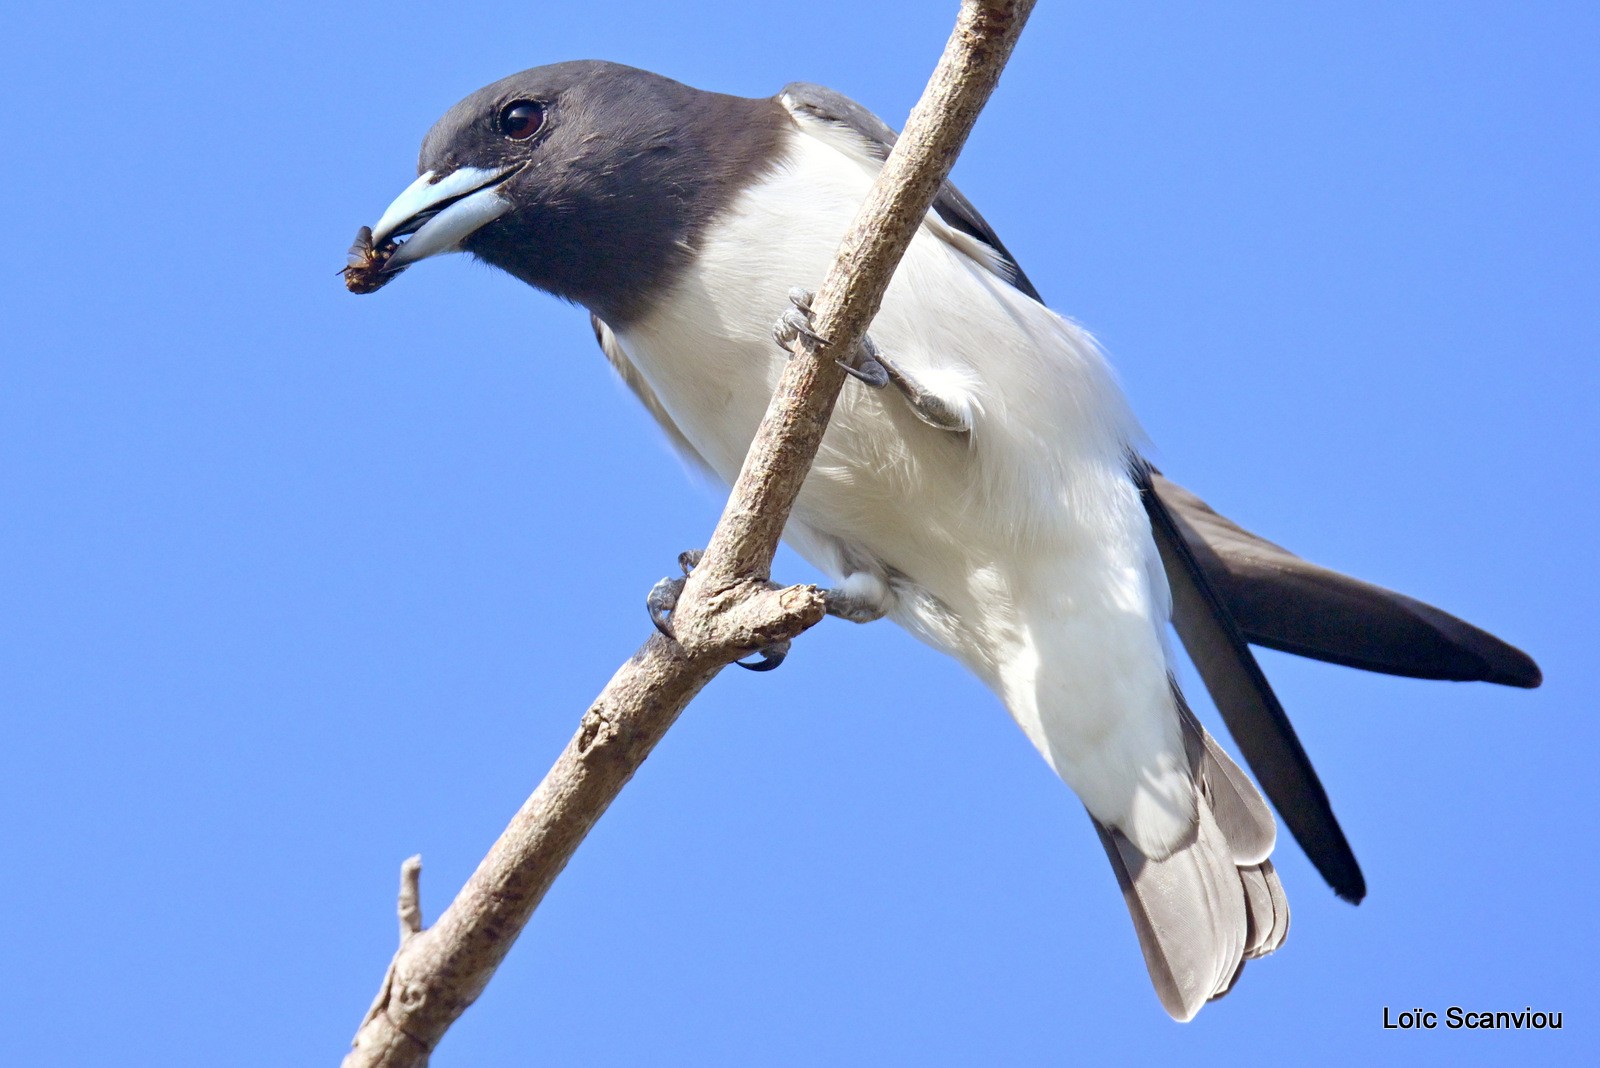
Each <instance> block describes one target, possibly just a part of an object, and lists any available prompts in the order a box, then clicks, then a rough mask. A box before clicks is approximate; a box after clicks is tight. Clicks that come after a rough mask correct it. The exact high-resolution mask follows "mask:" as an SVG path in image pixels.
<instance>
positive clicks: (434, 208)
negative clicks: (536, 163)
mask: <svg viewBox="0 0 1600 1068" xmlns="http://www.w3.org/2000/svg"><path fill="white" fill-rule="evenodd" d="M522 167H523V165H522V164H520V163H519V164H513V165H512V166H510V167H501V168H499V169H497V170H487V169H484V168H481V167H461V168H458V169H456V170H454V171H451V172H450V173H449V174H447V175H445V176H444V177H443V178H440V177H439V176H438V175H436V174H434V172H432V171H428V172H427V173H425V174H423V175H422V176H421V177H420V178H418V179H417V180H416V181H414V182H412V183H411V184H410V185H409V186H407V187H406V191H405V192H404V193H401V194H400V195H399V196H398V197H395V199H394V203H393V204H390V205H389V208H388V210H387V211H385V212H384V213H383V217H382V218H381V219H379V220H378V224H377V225H376V226H374V227H373V228H372V245H373V246H375V247H377V246H382V245H383V243H384V242H385V241H388V240H391V239H400V247H399V248H397V249H395V251H394V254H393V255H392V256H390V257H389V259H388V261H387V262H386V263H385V264H384V265H383V271H384V272H385V273H388V272H390V271H398V270H399V269H400V268H402V267H406V266H409V265H410V264H413V263H416V262H417V261H418V260H425V259H427V258H428V257H429V256H437V255H439V254H440V253H443V252H459V251H461V242H462V241H464V240H466V239H467V238H468V237H469V236H471V235H472V234H473V232H475V231H476V230H478V229H479V228H480V227H483V226H485V225H487V224H488V223H491V222H493V221H494V220H495V219H498V218H499V217H500V216H502V215H504V214H505V213H506V212H507V211H510V210H511V202H510V201H509V200H507V199H506V198H505V197H504V196H502V195H501V193H500V186H501V185H502V184H503V183H504V182H505V181H506V180H507V179H508V178H510V177H511V176H512V175H514V174H516V173H517V172H518V171H520V170H521V169H522Z"/></svg>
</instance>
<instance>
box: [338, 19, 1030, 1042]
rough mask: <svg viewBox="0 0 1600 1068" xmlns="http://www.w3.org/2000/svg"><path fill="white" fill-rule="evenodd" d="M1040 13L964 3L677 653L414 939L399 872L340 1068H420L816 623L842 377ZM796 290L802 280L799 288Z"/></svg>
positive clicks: (657, 667)
mask: <svg viewBox="0 0 1600 1068" xmlns="http://www.w3.org/2000/svg"><path fill="white" fill-rule="evenodd" d="M1033 4H1034V0H963V3H962V6H961V12H960V16H959V18H958V19H957V22H956V27H955V30H954V32H953V33H952V34H951V36H950V41H949V43H948V44H947V45H946V46H945V51H944V55H943V57H942V58H941V59H940V61H939V65H938V67H937V69H935V71H934V73H933V77H932V78H931V79H930V80H929V82H928V87H927V89H926V90H925V91H924V93H923V95H922V99H921V100H920V101H918V103H917V106H916V107H915V108H914V109H913V110H912V112H911V116H910V118H909V119H908V121H907V123H906V129H905V132H904V133H903V134H902V135H901V136H900V139H899V140H898V141H897V142H896V144H895V146H894V150H893V151H892V152H891V153H890V154H889V158H888V160H887V162H885V163H884V166H883V170H882V173H881V174H880V175H879V176H878V179H877V181H876V182H874V184H873V186H872V189H871V191H870V192H869V194H868V196H867V199H866V201H865V202H864V203H863V204H862V206H861V210H860V212H859V213H858V214H857V216H856V218H855V221H854V222H853V223H852V225H851V227H850V230H849V232H848V233H847V234H846V235H845V238H844V241H843V242H842V243H841V245H840V248H839V253H838V256H837V257H836V259H835V261H834V264H833V266H832V268H831V269H830V270H829V272H828V276H827V278H826V279H825V280H824V282H823V284H822V288H821V290H820V291H819V292H818V294H817V300H816V302H815V303H814V304H813V314H814V327H815V331H816V333H817V334H818V335H819V336H820V337H823V338H827V339H828V341H827V342H826V343H825V344H820V343H816V342H813V341H811V340H808V339H802V341H801V343H800V345H799V346H798V347H797V349H796V352H795V356H794V358H793V359H792V360H790V361H789V364H788V366H787V367H786V368H785V370H784V374H783V376H782V379H781V380H780V381H779V383H778V388H777V390H776V392H775V393H774V394H773V397H772V402H771V404H770V405H769V406H768V408H767V414H766V418H765V419H764V420H763V421H762V423H761V426H760V429H759V430H758V431H757V433H756V438H755V441H754V442H753V443H752V445H751V446H750V451H749V453H748V454H747V455H746V457H745V462H744V467H743V469H742V470H741V471H740V473H739V478H738V480H737V481H736V482H735V484H734V487H733V492H732V494H731V495H730V497H729V499H728V504H727V507H726V508H725V509H724V511H723V513H722V518H721V520H720V521H719V522H718V524H717V528H716V531H715V532H714V533H713V534H712V536H711V541H710V544H709V545H708V546H707V549H706V553H705V555H704V557H703V558H702V559H701V561H700V563H699V564H698V565H697V566H696V567H695V569H694V571H693V573H692V574H691V575H690V576H689V580H688V582H687V584H686V585H685V588H684V591H683V595H682V597H681V598H680V599H679V601H678V605H677V607H676V608H675V609H674V610H673V629H674V632H675V633H676V635H677V637H678V643H677V644H674V643H673V642H670V641H668V640H667V639H665V638H663V637H661V636H660V635H652V636H651V638H650V639H649V640H648V641H646V642H645V644H644V645H643V646H642V647H641V648H640V649H639V651H638V652H636V653H634V654H633V656H632V657H631V658H630V659H629V660H628V662H627V663H625V664H623V665H622V667H620V668H619V669H618V670H617V672H616V674H615V675H613V676H612V678H611V681H610V682H609V683H607V684H606V687H605V689H604V690H602V691H601V693H600V696H599V697H598V698H596V699H595V702H594V704H592V705H591V706H590V707H589V710H588V711H587V712H585V713H584V716H583V721H582V723H581V724H580V725H579V728H578V733H577V734H576V735H575V736H574V737H573V738H572V740H571V741H570V742H568V743H567V747H566V749H565V750H564V751H563V752H562V754H561V756H560V758H559V759H557V761H556V763H555V766H554V767H552V768H551V769H550V771H549V773H548V774H547V775H546V776H545V778H544V781H543V782H541V783H540V784H539V787H538V789H536V790H535V791H534V793H533V796H532V797H530V798H528V800H527V801H526V802H525V803H524V804H523V806H522V808H521V809H520V810H519V811H518V812H517V814H516V816H515V817H513V818H512V820H511V823H510V825H509V826H508V827H507V828H506V830H505V832H504V833H503V834H502V835H501V836H500V839H499V841H497V842H496V843H495V844H494V847H493V848H492V849H491V850H490V851H489V855H488V856H487V857H485V858H484V860H483V862H482V863H481V864H479V865H478V870H477V871H475V872H474V873H473V874H472V877H471V878H470V879H469V880H468V881H467V884H466V886H464V887H463V888H462V890H461V893H460V894H459V895H458V896H457V897H456V899H455V901H454V902H452V903H451V905H450V907H449V908H448V909H446V910H445V912H444V914H443V915H442V916H440V917H439V920H438V922H437V923H435V924H434V925H433V926H432V927H431V928H428V929H427V930H422V929H421V907H420V903H419V900H418V890H417V884H418V878H419V875H420V871H421V861H420V859H419V858H415V857H413V858H411V859H410V860H408V861H407V862H406V864H405V866H404V868H403V869H402V875H401V892H400V917H401V942H400V948H399V950H398V951H396V953H395V955H394V959H393V960H392V961H391V962H390V965H389V969H388V972H387V973H386V974H385V976H384V980H383V983H382V985H381V987H380V989H379V991H378V996H377V998H376V999H375V1000H374V1001H373V1004H372V1007H371V1009H369V1010H368V1012H367V1016H366V1018H365V1019H364V1020H363V1021H362V1023H361V1027H360V1029H359V1030H358V1031H357V1033H356V1037H355V1039H354V1041H353V1042H352V1043H351V1045H352V1049H351V1051H350V1053H349V1055H348V1056H346V1057H345V1060H344V1068H378V1066H384V1068H420V1066H423V1065H426V1064H427V1062H428V1057H429V1054H430V1053H431V1052H432V1050H433V1048H434V1047H435V1046H436V1045H437V1044H438V1043H439V1040H440V1039H441V1038H443V1036H444V1033H445V1031H446V1030H447V1029H448V1028H449V1027H450V1025H451V1024H452V1023H454V1022H455V1021H456V1019H457V1018H459V1017H460V1015H461V1014H462V1013H463V1012H464V1011H466V1008H467V1006H469V1005H471V1004H472V1002H473V1001H474V1000H475V999H476V998H477V997H478V995H479V994H481V993H482V992H483V989H484V987H485V986H487V985H488V982H489V979H490V977H491V976H493V974H494V971H495V969H496V968H497V967H498V966H499V964H500V962H501V960H503V959H504V958H505V955H506V953H507V952H508V951H509V950H510V948H511V944H512V942H514V941H515V940H516V937H517V935H518V934H520V933H521V931H522V928H523V927H524V926H525V925H526V924H527V922H528V919H529V917H530V916H532V914H533V911H534V909H535V908H537V907H538V904H539V902H540V900H541V899H542V898H543V897H544V895H545V892H546V891H547V890H548V889H549V888H550V885H551V883H552V882H554V881H555V878H556V876H557V875H559V874H560V872H561V870H562V868H564V867H565V866H566V863H567V861H568V860H569V859H571V857H572V854H573V852H574V851H575V850H576V849H577V847H578V844H579V843H580V842H582V841H583V839H584V837H585V836H586V835H587V834H588V833H589V829H590V828H591V827H593V826H594V823H595V821H596V820H598V819H599V818H600V816H601V815H602V814H603V813H604V812H605V810H606V808H607V807H608V806H609V805H610V804H611V802H612V800H613V799H614V798H615V797H616V796H617V794H618V793H620V792H621V790H622V787H623V786H624V785H625V784H626V783H627V781H628V780H629V779H630V778H631V777H632V776H633V773H634V772H635V771H636V770H638V768H639V765H640V764H642V763H643V762H644V760H645V758H646V757H647V756H649V755H650V752H651V750H652V749H654V748H655V745H656V743H657V742H659V741H660V740H661V738H662V736H663V735H665V734H666V732H667V729H668V728H669V727H671V726H672V724H673V723H674V722H675V721H676V720H677V718H678V716H679V714H680V713H681V712H682V711H683V709H684V708H685V707H686V706H687V705H688V703H689V701H690V700H692V699H693V698H694V696H695V695H696V694H697V693H699V692H700V690H701V688H702V687H704V686H705V685H706V683H708V682H709V681H711V679H712V677H713V676H714V675H716V673H717V672H718V671H720V670H721V669H722V668H723V667H725V666H727V665H728V664H729V663H731V662H732V661H733V660H736V659H738V658H739V657H741V656H743V655H745V654H747V653H748V652H749V651H750V650H751V649H752V648H753V647H754V646H758V645H764V644H770V643H772V642H775V641H778V640H782V639H788V638H792V637H794V636H796V635H798V634H799V633H800V632H802V631H804V630H805V629H806V628H807V627H810V626H812V625H814V624H815V623H817V622H818V621H819V620H821V618H822V616H823V603H822V594H821V591H819V590H818V589H817V588H816V587H814V586H790V587H778V586H775V585H774V584H772V583H771V582H769V581H768V576H769V575H770V573H771V568H772V557H773V553H774V552H775V551H776V550H777V547H778V539H779V537H780V536H781V535H782V533H783V527H784V523H785V522H786V521H787V520H788V517H789V512H790V509H791V508H792V507H793V505H794V501H795V498H796V496H798V495H799V492H800V487H801V485H802V483H803V482H804V480H805V477H806V473H807V472H808V471H809V470H810V468H811V462H812V460H813V458H814V457H815V456H816V452H817V447H818V445H819V444H820V443H821V441H822V435H823V431H824V430H826V429H827V425H828V419H829V417H830V415H831V414H832V412H833V406H834V402H835V401H836V400H837V398H838V394H839V389H840V387H841V386H842V385H843V383H844V379H845V374H844V371H843V370H842V369H841V368H840V367H839V366H838V364H837V362H836V360H835V359H834V358H833V355H832V354H833V353H847V352H851V351H853V350H854V348H855V346H856V345H857V344H859V343H860V341H861V338H862V337H863V336H864V335H865V334H866V331H867V326H868V324H870V323H871V322H872V319H873V317H874V316H875V315H876V314H877V312H878V308H879V306H880V305H881V304H882V301H883V295H884V292H885V291H886V290H887V289H888V286H889V280H890V278H891V277H892V276H893V273H894V269H895V266H896V265H897V264H898V263H899V262H900V258H901V257H902V256H903V255H904V254H905V251H906V249H907V247H909V245H910V244H911V239H912V237H913V236H914V235H915V234H916V231H917V228H918V227H919V226H920V225H921V222H922V219H923V217H924V216H925V215H926V214H927V212H928V208H929V205H930V204H931V203H932V202H933V198H934V196H935V194H936V193H937V192H938V190H939V187H940V185H941V184H942V183H943V182H944V180H945V178H946V177H947V176H948V175H949V173H950V168H951V166H952V165H953V164H954V162H955V159H956V156H957V154H958V153H959V152H960V150H961V146H962V144H964V143H965V141H966V138H967V134H968V133H969V132H970V131H971V130H972V126H973V124H974V122H976V120H977V116H978V112H979V111H980V110H981V109H982V108H983V105H984V103H985V102H986V101H987V100H988V99H989V95H990V93H992V92H993V90H994V87H995V84H996V83H997V82H998V81H999V78H1000V72H1001V70H1002V69H1003V68H1004V66H1005V62H1006V60H1007V58H1008V57H1009V56H1010V54H1011V50H1012V48H1013V46H1014V45H1015V44H1016V41H1017V37H1018V35H1019V34H1020V33H1021V32H1022V26H1023V24H1024V22H1026V20H1027V17H1028V14H1029V13H1030V12H1031V11H1032V9H1033ZM805 281H806V280H805V279H796V280H795V282H796V283H797V284H798V283H804V282H805Z"/></svg>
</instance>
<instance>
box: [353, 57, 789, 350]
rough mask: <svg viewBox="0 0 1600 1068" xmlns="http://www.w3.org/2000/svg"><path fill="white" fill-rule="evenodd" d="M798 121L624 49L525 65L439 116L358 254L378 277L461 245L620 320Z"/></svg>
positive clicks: (687, 252) (655, 290)
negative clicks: (626, 58) (633, 57)
mask: <svg viewBox="0 0 1600 1068" xmlns="http://www.w3.org/2000/svg"><path fill="white" fill-rule="evenodd" d="M788 125H789V119H788V115H787V113H786V112H785V111H784V110H783V108H782V107H781V106H780V105H779V104H778V103H777V102H776V101H774V100H752V99H745V98H742V97H731V96H723V95H721V94H717V93H707V92H702V91H700V90H698V89H691V88H690V87H688V86H686V85H682V84H680V83H678V82H675V81H672V80H671V79H668V78H663V77H661V76H660V75H657V74H651V73H650V72H648V71H642V70H636V69H634V68H632V67H624V66H620V65H618V64H615V63H603V62H598V61H579V62H572V63H557V64H554V65H552V66H548V67H535V68H534V69H532V70H527V71H523V72H522V73H521V74H514V75H512V76H511V77H509V78H505V79H502V80H501V81H498V82H495V83H494V84H493V85H490V86H486V87H485V88H483V89H480V90H478V91H477V92H476V93H473V94H472V95H471V96H469V97H467V98H466V99H465V100H463V101H461V103H459V104H457V105H456V106H455V107H453V108H451V109H450V110H449V111H448V112H446V113H445V116H444V117H443V118H442V119H440V120H439V121H438V122H437V123H435V124H434V127H433V129H432V130H430V131H429V132H428V136H427V138H426V139H425V140H424V141H423V143H422V154H421V157H420V159H419V161H418V165H417V170H418V172H419V173H420V174H421V177H420V178H418V179H417V181H416V182H415V183H414V184H413V185H412V186H411V187H410V188H409V189H407V190H406V191H405V192H404V193H402V194H401V195H400V196H399V197H398V198H397V199H396V200H395V202H394V203H393V204H392V205H391V206H390V207H389V210H388V211H386V212H385V213H384V215H383V218H382V219H381V220H380V221H379V222H378V225H377V226H375V227H373V229H372V233H371V235H370V239H363V240H366V242H367V243H366V249H367V250H368V255H369V256H370V257H371V259H370V263H369V264H368V266H367V267H365V268H360V269H362V270H365V271H369V272H370V273H371V275H372V276H373V277H375V278H377V282H378V284H381V281H382V278H381V276H385V275H392V274H393V273H394V272H396V271H398V270H400V269H402V268H404V267H405V266H406V265H408V264H410V263H414V262H416V261H417V260H421V259H425V258H427V257H428V256H432V255H436V254H438V253H441V252H455V251H462V250H464V251H467V252H471V253H472V254H474V255H476V256H478V257H480V258H481V259H483V260H486V261H487V262H489V263H492V264H494V265H495V266H496V267H500V268H502V269H503V270H506V271H508V272H510V273H511V274H514V275H516V276H517V277H518V278H521V279H522V280H523V281H525V282H527V283H529V284H530V285H535V286H538V287H539V288H541V289H545V290H549V291H550V292H552V293H555V294H556V295H557V296H560V297H564V298H566V299H568V300H573V301H577V302H578V303H581V304H583V305H585V306H587V307H589V308H590V309H591V310H593V311H594V312H596V313H597V314H599V315H600V316H601V317H602V318H604V319H606V320H607V321H608V322H611V323H613V324H614V325H615V324H618V323H621V322H625V321H626V320H627V319H628V318H629V317H631V316H633V315H635V314H637V313H639V312H640V311H642V310H643V309H644V308H645V307H647V306H648V305H649V303H650V301H651V299H652V298H653V296H654V295H656V294H659V293H661V292H663V291H664V287H665V285H666V283H667V282H668V281H670V278H671V275H672V273H673V272H674V271H675V270H676V269H677V268H678V267H680V266H681V265H682V264H683V263H684V262H686V261H687V259H688V258H689V257H691V256H692V255H693V254H694V249H695V242H696V239H697V237H698V236H699V234H700V233H701V232H702V230H703V229H704V227H705V226H706V225H707V223H708V222H710V220H712V219H713V218H715V216H716V215H717V213H718V212H719V211H721V210H722V209H723V208H724V207H725V206H726V205H727V204H728V203H729V201H730V200H731V199H732V198H733V197H734V196H735V195H736V194H737V193H738V192H739V190H740V189H742V188H744V186H745V185H747V184H748V183H749V182H750V181H751V180H752V179H753V178H755V177H756V176H757V175H759V174H761V173H762V172H763V171H764V170H765V169H766V168H767V167H768V166H769V165H771V164H772V163H773V162H775V160H776V158H777V157H778V155H779V154H780V152H781V151H782V148H781V146H782V141H783V137H784V135H785V130H786V128H787V127H788ZM397 239H400V240H401V243H399V244H398V245H395V244H394V242H395V241H396V240H397ZM374 247H375V248H376V250H377V251H375V252H374V251H371V250H372V249H374ZM353 251H354V250H353ZM356 260H357V258H356V257H355V256H353V257H352V261H351V263H352V267H351V270H352V271H356V270H358V266H357V263H356ZM351 288H352V289H355V288H357V287H356V285H354V284H352V285H351ZM370 288H376V284H373V285H371V286H370Z"/></svg>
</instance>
